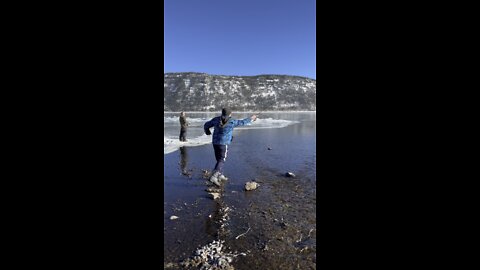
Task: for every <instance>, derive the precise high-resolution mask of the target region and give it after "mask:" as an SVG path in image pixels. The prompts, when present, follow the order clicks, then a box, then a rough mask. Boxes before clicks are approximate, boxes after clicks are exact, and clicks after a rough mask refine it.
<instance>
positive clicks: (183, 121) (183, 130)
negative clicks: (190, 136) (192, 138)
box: [180, 112, 188, 142]
mask: <svg viewBox="0 0 480 270" xmlns="http://www.w3.org/2000/svg"><path fill="white" fill-rule="evenodd" d="M187 126H188V122H187V117H185V112H181V113H180V141H181V142H186V141H187Z"/></svg>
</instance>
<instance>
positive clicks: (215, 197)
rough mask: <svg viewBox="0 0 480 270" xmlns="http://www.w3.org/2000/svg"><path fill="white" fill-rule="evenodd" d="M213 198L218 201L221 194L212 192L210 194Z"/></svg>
mask: <svg viewBox="0 0 480 270" xmlns="http://www.w3.org/2000/svg"><path fill="white" fill-rule="evenodd" d="M208 194H210V195H211V196H212V199H214V200H216V199H218V198H220V193H217V192H210V193H208Z"/></svg>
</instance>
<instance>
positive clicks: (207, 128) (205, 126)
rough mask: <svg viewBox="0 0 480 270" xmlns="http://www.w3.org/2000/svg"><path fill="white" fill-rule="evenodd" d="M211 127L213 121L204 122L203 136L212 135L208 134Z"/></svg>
mask: <svg viewBox="0 0 480 270" xmlns="http://www.w3.org/2000/svg"><path fill="white" fill-rule="evenodd" d="M214 119H215V118H214ZM211 127H213V119H212V120H210V121H208V122H206V123H205V125H203V131H205V134H207V135H212V133H211V132H210V128H211Z"/></svg>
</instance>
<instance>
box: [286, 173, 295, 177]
mask: <svg viewBox="0 0 480 270" xmlns="http://www.w3.org/2000/svg"><path fill="white" fill-rule="evenodd" d="M285 176H287V177H295V174H293V173H291V172H287V173H286V174H285Z"/></svg>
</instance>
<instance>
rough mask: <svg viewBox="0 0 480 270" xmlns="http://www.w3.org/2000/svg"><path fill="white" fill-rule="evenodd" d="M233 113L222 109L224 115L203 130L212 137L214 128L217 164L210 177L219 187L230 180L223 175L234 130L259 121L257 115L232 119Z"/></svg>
mask: <svg viewBox="0 0 480 270" xmlns="http://www.w3.org/2000/svg"><path fill="white" fill-rule="evenodd" d="M231 117H232V111H230V110H229V109H227V108H223V109H222V115H221V116H217V117H215V118H213V119H212V120H210V121H208V122H206V123H205V125H204V126H203V129H204V131H205V134H207V135H211V134H212V133H211V132H210V128H212V127H213V128H214V131H213V137H212V144H213V150H214V151H215V159H216V160H217V163H216V164H215V168H214V170H213V172H212V176H211V177H210V182H212V183H214V184H215V185H217V186H220V182H219V180H221V181H225V180H227V179H228V178H227V177H225V175H223V174H222V171H223V164H224V163H225V161H226V158H227V152H228V145H229V144H230V143H231V142H232V138H233V137H232V133H233V129H234V128H235V127H238V126H243V125H246V124H249V123H251V122H252V121H255V120H256V119H257V116H256V115H252V116H251V117H248V118H245V119H243V120H236V119H233V118H231Z"/></svg>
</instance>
